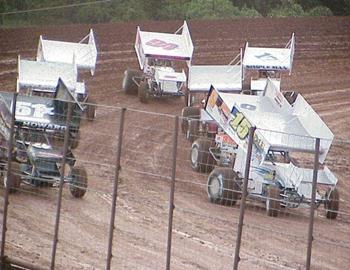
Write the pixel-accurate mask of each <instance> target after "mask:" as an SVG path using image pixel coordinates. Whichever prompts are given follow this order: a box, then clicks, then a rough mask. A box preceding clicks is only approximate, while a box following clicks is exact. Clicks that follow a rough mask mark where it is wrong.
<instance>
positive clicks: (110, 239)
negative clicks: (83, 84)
mask: <svg viewBox="0 0 350 270" xmlns="http://www.w3.org/2000/svg"><path fill="white" fill-rule="evenodd" d="M125 112H126V108H122V111H121V114H120V122H119V137H118V149H117V160H116V168H115V177H114V183H113V195H112V209H111V220H110V223H109V236H108V250H107V263H106V270H110V269H111V261H112V257H113V254H112V246H113V234H114V229H115V227H114V222H115V212H116V204H117V196H118V181H119V171H120V159H121V154H122V145H123V134H124V120H125Z"/></svg>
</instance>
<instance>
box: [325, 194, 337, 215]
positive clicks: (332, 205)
mask: <svg viewBox="0 0 350 270" xmlns="http://www.w3.org/2000/svg"><path fill="white" fill-rule="evenodd" d="M326 197H328V199H327V200H326V201H325V205H324V207H325V209H326V217H327V218H328V219H335V218H336V217H337V216H338V211H339V191H338V189H336V188H334V189H333V190H332V189H329V190H328V191H327V193H326Z"/></svg>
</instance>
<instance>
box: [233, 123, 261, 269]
mask: <svg viewBox="0 0 350 270" xmlns="http://www.w3.org/2000/svg"><path fill="white" fill-rule="evenodd" d="M255 129H256V128H255V127H251V128H250V129H249V137H248V138H249V139H248V149H247V158H246V163H245V171H244V182H243V190H242V198H241V206H240V209H239V222H238V229H237V239H236V249H235V257H234V263H233V269H234V270H237V269H238V263H239V261H240V257H239V251H240V248H241V239H242V230H243V219H244V211H245V203H246V197H247V187H248V179H249V172H250V161H251V157H252V149H253V141H254V133H255Z"/></svg>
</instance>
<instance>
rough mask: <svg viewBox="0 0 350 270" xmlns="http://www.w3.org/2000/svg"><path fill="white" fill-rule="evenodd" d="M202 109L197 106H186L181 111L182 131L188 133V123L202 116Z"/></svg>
mask: <svg viewBox="0 0 350 270" xmlns="http://www.w3.org/2000/svg"><path fill="white" fill-rule="evenodd" d="M200 113H201V110H200V108H197V107H184V108H183V109H182V112H181V116H182V118H181V131H182V133H183V134H186V133H187V131H188V123H189V120H190V119H198V120H199V118H200Z"/></svg>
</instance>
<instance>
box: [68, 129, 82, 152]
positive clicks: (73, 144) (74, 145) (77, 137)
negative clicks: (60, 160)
mask: <svg viewBox="0 0 350 270" xmlns="http://www.w3.org/2000/svg"><path fill="white" fill-rule="evenodd" d="M79 140H80V132H79V131H78V132H76V133H74V135H73V136H72V138H70V148H71V149H75V148H77V147H78V145H79Z"/></svg>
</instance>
